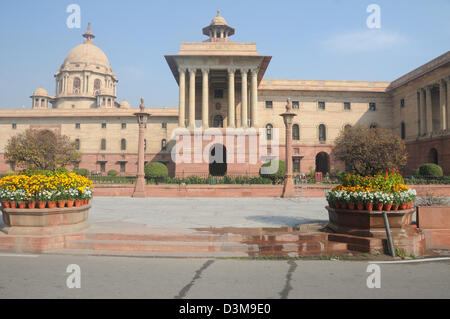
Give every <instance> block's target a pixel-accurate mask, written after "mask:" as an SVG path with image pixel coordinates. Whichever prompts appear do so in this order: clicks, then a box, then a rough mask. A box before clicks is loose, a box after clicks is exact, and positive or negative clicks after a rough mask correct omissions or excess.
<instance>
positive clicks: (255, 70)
mask: <svg viewBox="0 0 450 319" xmlns="http://www.w3.org/2000/svg"><path fill="white" fill-rule="evenodd" d="M258 71H259V67H256V68H251V69H250V72H251V73H252V75H255V74H258Z"/></svg>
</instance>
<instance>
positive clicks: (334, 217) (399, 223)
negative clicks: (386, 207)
mask: <svg viewBox="0 0 450 319" xmlns="http://www.w3.org/2000/svg"><path fill="white" fill-rule="evenodd" d="M326 209H327V210H328V217H329V223H328V227H329V228H331V229H332V230H333V231H335V232H337V233H341V234H349V235H355V236H364V237H379V238H385V237H386V230H385V227H384V219H383V214H382V213H383V211H369V210H349V209H336V208H330V207H328V206H327V207H326ZM414 212H415V209H414V208H411V209H405V210H398V211H395V212H394V211H386V213H387V216H388V220H389V226H390V229H391V233H392V235H393V236H394V235H407V232H409V231H410V229H411V222H412V217H413V214H414Z"/></svg>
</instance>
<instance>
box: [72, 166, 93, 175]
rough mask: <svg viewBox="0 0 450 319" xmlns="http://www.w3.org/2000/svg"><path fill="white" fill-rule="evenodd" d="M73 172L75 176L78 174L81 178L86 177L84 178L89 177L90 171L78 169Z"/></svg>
mask: <svg viewBox="0 0 450 319" xmlns="http://www.w3.org/2000/svg"><path fill="white" fill-rule="evenodd" d="M73 172H74V173H75V174H78V175H81V176H84V177H87V176H89V170H88V169H86V168H76V169H74V170H73Z"/></svg>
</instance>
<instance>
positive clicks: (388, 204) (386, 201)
mask: <svg viewBox="0 0 450 319" xmlns="http://www.w3.org/2000/svg"><path fill="white" fill-rule="evenodd" d="M393 202H394V195H392V194H384V196H383V210H385V211H390V210H391V208H392V203H393Z"/></svg>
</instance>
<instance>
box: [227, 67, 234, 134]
mask: <svg viewBox="0 0 450 319" xmlns="http://www.w3.org/2000/svg"><path fill="white" fill-rule="evenodd" d="M235 72H236V70H235V69H228V127H235V126H236V119H235V113H236V102H235V98H234V73H235Z"/></svg>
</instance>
